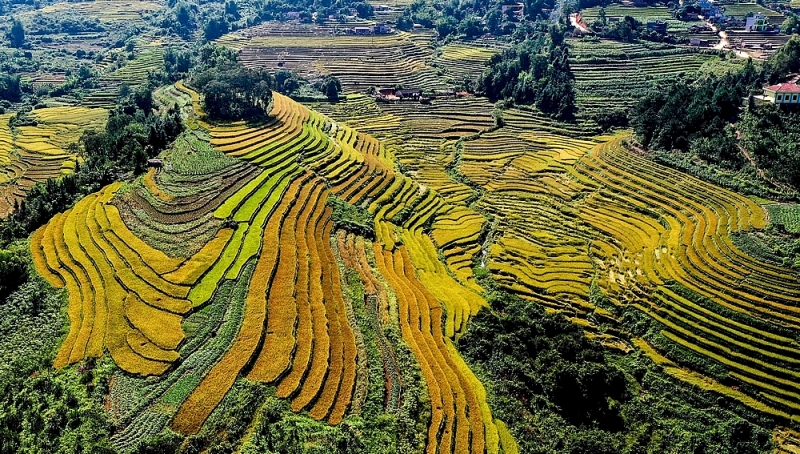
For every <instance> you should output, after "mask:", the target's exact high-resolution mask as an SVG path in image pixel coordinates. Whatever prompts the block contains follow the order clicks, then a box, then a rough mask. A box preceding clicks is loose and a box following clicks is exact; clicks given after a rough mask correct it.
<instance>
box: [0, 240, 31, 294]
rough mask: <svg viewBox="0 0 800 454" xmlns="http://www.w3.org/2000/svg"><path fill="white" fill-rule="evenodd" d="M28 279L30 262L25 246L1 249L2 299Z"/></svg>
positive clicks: (0, 288)
mask: <svg viewBox="0 0 800 454" xmlns="http://www.w3.org/2000/svg"><path fill="white" fill-rule="evenodd" d="M27 280H28V263H27V260H26V259H25V248H24V247H23V246H12V247H10V248H9V249H0V300H5V298H6V297H7V296H8V295H9V294H10V293H11V292H12V291H14V290H16V289H17V288H18V287H19V286H20V285H22V284H23V283H24V282H25V281H27Z"/></svg>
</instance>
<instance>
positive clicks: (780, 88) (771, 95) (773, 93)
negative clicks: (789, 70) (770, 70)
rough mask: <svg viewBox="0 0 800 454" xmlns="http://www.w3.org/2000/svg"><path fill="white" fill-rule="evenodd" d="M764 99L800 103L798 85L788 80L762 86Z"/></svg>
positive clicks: (775, 101) (776, 102)
mask: <svg viewBox="0 0 800 454" xmlns="http://www.w3.org/2000/svg"><path fill="white" fill-rule="evenodd" d="M764 99H766V100H767V101H769V102H773V103H775V104H800V86H797V84H794V83H791V82H790V83H785V84H778V85H770V86H768V87H764Z"/></svg>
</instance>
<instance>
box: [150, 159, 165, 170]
mask: <svg viewBox="0 0 800 454" xmlns="http://www.w3.org/2000/svg"><path fill="white" fill-rule="evenodd" d="M147 167H151V168H153V169H160V168H162V167H164V161H162V160H160V159H148V160H147Z"/></svg>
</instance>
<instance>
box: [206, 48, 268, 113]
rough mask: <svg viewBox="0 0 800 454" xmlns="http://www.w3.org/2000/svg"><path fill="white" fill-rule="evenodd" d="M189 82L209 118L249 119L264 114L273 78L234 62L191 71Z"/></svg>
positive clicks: (263, 72) (263, 71) (266, 109)
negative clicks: (195, 90) (199, 96)
mask: <svg viewBox="0 0 800 454" xmlns="http://www.w3.org/2000/svg"><path fill="white" fill-rule="evenodd" d="M191 84H192V86H193V87H194V88H196V89H197V90H198V91H199V92H200V93H201V94H202V95H203V107H204V109H205V111H206V113H207V114H208V116H209V117H210V118H211V119H215V120H242V119H247V120H252V119H257V118H260V117H263V116H265V115H266V114H267V112H268V109H269V106H270V103H271V102H272V88H273V87H274V86H275V79H274V78H273V77H272V75H271V74H270V73H269V72H268V71H266V70H263V69H249V68H245V67H244V66H242V65H241V64H240V63H238V62H234V63H233V64H230V65H224V66H220V67H212V68H208V69H206V70H204V71H201V72H197V73H195V74H194V75H192V78H191Z"/></svg>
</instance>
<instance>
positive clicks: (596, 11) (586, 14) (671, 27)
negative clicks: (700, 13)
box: [581, 5, 699, 34]
mask: <svg viewBox="0 0 800 454" xmlns="http://www.w3.org/2000/svg"><path fill="white" fill-rule="evenodd" d="M604 9H605V12H606V19H607V20H608V18H616V19H618V20H623V19H624V18H625V16H630V17H632V18H634V19H636V20H637V21H639V22H641V23H643V24H645V25H647V23H648V22H651V21H664V22H666V23H667V32H668V33H673V34H675V33H682V32H686V31H687V30H688V29H689V28H690V27H691V26H692V25H696V24H698V23H699V22H696V23H691V22H685V21H680V20H677V19H675V18H673V17H672V13H670V10H669V8H668V7H666V6H647V7H638V6H613V5H612V6H606V7H605V8H604ZM581 16H583V20H584V21H585V22H586V23H587V24H591V23H593V22H594V21H596V20H599V18H600V7H595V8H586V9H584V10H582V11H581Z"/></svg>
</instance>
